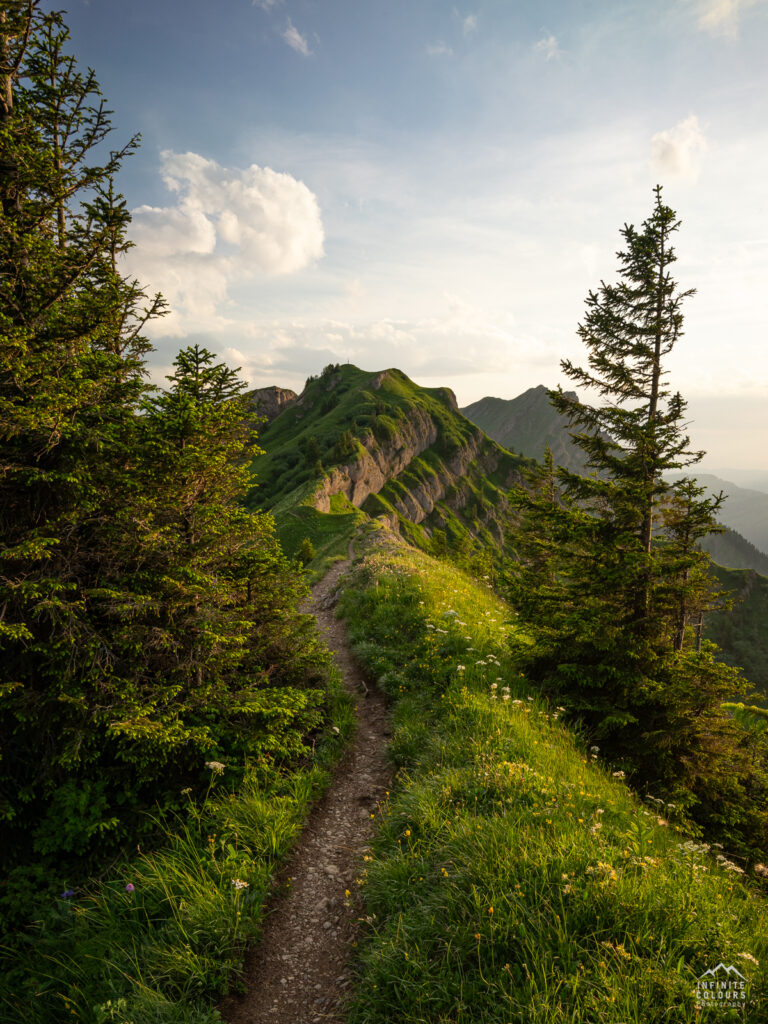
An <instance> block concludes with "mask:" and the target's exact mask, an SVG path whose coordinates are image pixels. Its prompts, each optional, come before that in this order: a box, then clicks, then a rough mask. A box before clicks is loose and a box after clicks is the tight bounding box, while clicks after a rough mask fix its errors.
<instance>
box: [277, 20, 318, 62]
mask: <svg viewBox="0 0 768 1024" xmlns="http://www.w3.org/2000/svg"><path fill="white" fill-rule="evenodd" d="M282 35H283V39H284V40H285V41H286V43H288V45H289V46H290V47H291V49H292V50H295V51H296V53H300V54H301V55H302V57H309V56H310V55H311V53H312V51H311V50H310V48H309V43H308V42H307V37H306V36H303V35H302V34H301V32H299V30H298V29H297V28H296V26H295V25H294V24H293V22H292V21H291V19H290V18H289V19H288V25H287V26H286V29H285V31H284V32H283V33H282Z"/></svg>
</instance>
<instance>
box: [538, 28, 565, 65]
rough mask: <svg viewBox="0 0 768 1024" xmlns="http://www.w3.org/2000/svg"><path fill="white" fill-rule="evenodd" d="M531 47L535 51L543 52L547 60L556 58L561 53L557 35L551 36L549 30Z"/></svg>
mask: <svg viewBox="0 0 768 1024" xmlns="http://www.w3.org/2000/svg"><path fill="white" fill-rule="evenodd" d="M533 48H534V50H535V51H536V53H541V54H543V56H544V57H545V58H546V59H547V60H556V59H557V58H558V57H560V56H562V53H563V51H562V50H561V49H560V44H559V43H558V41H557V37H556V36H553V35H552V33H551V32H548V33H545V34H544V35H543V36H542V37H541V39H540V40H539V41H538V43H536V44H535V46H534V47H533Z"/></svg>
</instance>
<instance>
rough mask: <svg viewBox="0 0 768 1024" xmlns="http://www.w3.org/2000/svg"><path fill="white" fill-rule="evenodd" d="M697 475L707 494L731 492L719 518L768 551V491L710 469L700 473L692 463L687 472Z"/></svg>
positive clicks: (756, 545) (761, 549)
mask: <svg viewBox="0 0 768 1024" xmlns="http://www.w3.org/2000/svg"><path fill="white" fill-rule="evenodd" d="M688 475H690V476H695V477H696V479H697V480H698V482H699V483H700V484H701V486H702V487H705V488H706V489H707V493H708V494H718V493H719V492H720V491H723V492H724V493H725V494H727V495H728V499H727V501H726V502H725V503H724V505H723V507H722V509H721V511H720V521H721V522H722V523H723V525H725V526H728V527H729V528H730V529H731V530H735V531H736V532H737V533H740V534H741V535H742V537H746V539H747V540H748V541H749V542H750V543H751V544H754V545H755V547H756V548H759V549H760V551H763V552H768V494H765V493H764V492H763V491H753V490H749V489H747V488H746V487H738V486H737V485H736V484H734V483H731V481H730V480H723V479H721V477H719V476H713V475H712V474H711V473H700V472H698V471H697V469H696V467H695V466H693V467H691V471H690V473H689V474H688Z"/></svg>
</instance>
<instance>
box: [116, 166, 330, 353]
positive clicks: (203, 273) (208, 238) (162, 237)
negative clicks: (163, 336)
mask: <svg viewBox="0 0 768 1024" xmlns="http://www.w3.org/2000/svg"><path fill="white" fill-rule="evenodd" d="M161 160H162V174H163V178H164V181H165V183H166V185H167V186H168V188H169V190H170V191H171V192H174V193H177V195H178V201H177V202H176V203H175V204H174V205H169V206H165V207H156V206H140V207H138V209H136V210H134V211H133V224H132V227H131V236H132V238H133V239H134V241H135V243H136V245H135V248H133V249H132V250H130V253H129V260H128V265H129V269H130V271H131V272H132V273H135V274H136V275H137V276H138V277H139V279H140V280H142V281H146V282H147V285H148V287H149V289H150V290H152V291H154V290H158V289H159V290H160V291H162V292H163V294H164V295H165V296H166V298H167V299H168V301H169V303H170V305H171V309H172V311H173V313H172V315H171V316H170V317H168V318H167V319H166V320H164V321H163V322H162V324H161V325H160V326H159V331H161V332H164V333H178V332H182V331H183V330H185V329H186V328H187V327H188V326H189V325H190V324H191V323H194V324H196V325H198V326H199V325H200V323H205V324H209V325H211V324H213V323H214V322H215V323H219V322H220V321H221V309H222V308H223V307H224V308H225V306H226V303H227V289H228V285H229V283H230V282H234V281H237V280H243V279H248V278H254V277H257V276H259V275H281V274H291V273H295V272H296V271H299V270H301V269H303V268H304V267H306V266H308V265H310V264H311V263H313V262H314V261H315V260H318V259H320V257H321V256H322V255H323V241H324V233H323V225H322V218H321V214H320V208H319V206H318V203H317V199H316V197H315V196H314V194H313V193H312V192H311V191H310V190H309V189H308V188H307V186H306V185H305V184H304V183H303V182H301V181H298V180H297V179H296V178H294V177H292V176H291V175H290V174H285V173H281V172H277V171H273V170H272V169H271V168H269V167H260V166H258V165H257V164H252V165H251V166H250V167H247V168H246V169H245V170H239V169H228V168H225V167H221V166H220V165H219V164H217V163H216V162H215V161H214V160H207V159H205V158H204V157H202V156H200V155H198V154H197V153H173V152H170V151H165V152H163V153H162V154H161Z"/></svg>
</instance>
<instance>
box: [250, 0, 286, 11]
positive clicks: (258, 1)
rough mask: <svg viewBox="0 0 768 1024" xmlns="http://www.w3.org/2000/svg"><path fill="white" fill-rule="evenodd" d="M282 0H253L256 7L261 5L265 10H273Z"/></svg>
mask: <svg viewBox="0 0 768 1024" xmlns="http://www.w3.org/2000/svg"><path fill="white" fill-rule="evenodd" d="M281 2H282V0H251V3H252V5H253V6H254V7H260V8H261V9H262V10H263V11H271V10H272V8H273V7H275V6H276V5H277V4H279V3H281Z"/></svg>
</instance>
